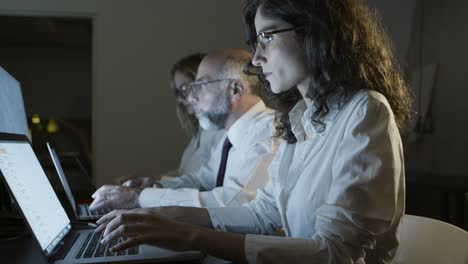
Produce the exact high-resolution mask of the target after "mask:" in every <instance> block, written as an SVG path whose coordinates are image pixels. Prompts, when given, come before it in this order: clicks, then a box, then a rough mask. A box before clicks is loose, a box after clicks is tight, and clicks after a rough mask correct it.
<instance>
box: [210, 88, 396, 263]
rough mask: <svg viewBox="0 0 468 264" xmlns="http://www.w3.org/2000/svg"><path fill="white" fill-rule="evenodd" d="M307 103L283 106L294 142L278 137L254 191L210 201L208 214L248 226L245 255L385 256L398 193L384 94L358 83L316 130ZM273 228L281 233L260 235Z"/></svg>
mask: <svg viewBox="0 0 468 264" xmlns="http://www.w3.org/2000/svg"><path fill="white" fill-rule="evenodd" d="M335 101H336V100H335ZM309 103H310V104H309ZM307 105H309V106H307ZM314 111H315V107H314V105H313V103H312V102H310V101H309V102H305V101H304V100H302V101H300V102H299V103H298V104H297V105H296V106H295V107H294V108H293V110H292V111H291V112H290V120H291V125H292V126H291V127H292V130H293V133H294V134H295V135H296V137H297V139H298V142H297V143H296V144H287V143H286V142H283V143H282V144H281V146H280V147H279V150H278V154H277V156H276V157H275V159H274V160H273V162H272V164H271V166H270V168H269V174H270V182H269V183H268V185H267V186H266V187H265V188H264V189H263V190H259V191H258V194H257V197H256V199H255V200H253V201H251V202H249V203H248V204H245V205H244V206H242V207H240V208H210V209H209V214H210V217H211V221H212V223H213V225H214V227H215V228H216V229H218V230H225V231H232V232H241V233H248V234H249V235H247V236H246V241H245V253H246V257H247V260H248V261H249V263H390V262H391V259H392V258H393V257H394V255H395V253H396V249H397V246H398V235H397V231H398V227H399V225H400V221H401V218H402V216H403V214H404V200H405V198H404V195H405V181H404V161H403V150H402V143H401V138H400V135H399V131H398V128H397V125H396V123H395V120H394V116H393V113H392V111H391V108H390V106H389V104H388V102H387V100H386V99H385V98H384V96H383V95H381V94H379V93H377V92H373V91H372V92H371V91H360V92H358V93H357V94H355V95H354V96H353V97H352V98H351V99H350V100H349V101H348V102H347V103H346V105H345V106H344V107H342V108H341V110H338V109H336V107H335V108H333V107H331V108H330V112H329V113H328V114H327V115H326V116H325V117H324V120H323V122H324V123H325V124H326V129H325V130H323V131H320V127H319V126H318V125H317V124H314V123H312V122H311V115H312V114H313V113H314ZM278 228H283V229H284V232H285V234H286V236H287V237H275V236H265V234H271V233H272V232H273V231H274V230H275V229H278ZM366 255H367V257H365V256H366Z"/></svg>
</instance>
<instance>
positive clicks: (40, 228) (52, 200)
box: [0, 141, 70, 252]
mask: <svg viewBox="0 0 468 264" xmlns="http://www.w3.org/2000/svg"><path fill="white" fill-rule="evenodd" d="M0 170H1V171H2V174H3V176H4V177H5V179H6V182H7V183H8V186H9V187H10V189H11V191H12V193H13V195H14V196H15V198H16V201H17V202H18V204H19V206H20V207H21V210H22V211H23V214H24V216H25V217H26V220H27V221H28V223H29V225H30V226H31V229H32V231H33V232H34V235H35V236H36V238H37V240H38V241H39V244H40V245H41V248H42V250H45V251H47V252H50V251H51V250H52V249H53V248H54V247H55V246H56V244H57V243H58V242H60V240H61V238H62V237H63V236H64V235H65V233H67V231H68V230H69V229H70V219H68V216H67V215H66V213H65V211H64V209H63V207H62V205H61V204H60V202H59V200H58V198H57V195H56V194H55V192H54V190H53V189H52V186H51V185H50V182H49V180H48V179H47V176H46V174H45V172H44V170H43V169H42V167H41V165H40V163H39V161H38V160H37V157H36V155H35V154H34V151H33V150H32V148H31V145H30V144H29V142H5V141H0Z"/></svg>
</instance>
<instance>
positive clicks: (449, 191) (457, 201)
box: [406, 171, 468, 229]
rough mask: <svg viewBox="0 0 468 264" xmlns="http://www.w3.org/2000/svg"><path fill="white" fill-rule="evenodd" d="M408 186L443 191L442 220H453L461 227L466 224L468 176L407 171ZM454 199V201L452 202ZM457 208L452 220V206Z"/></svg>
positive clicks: (464, 226)
mask: <svg viewBox="0 0 468 264" xmlns="http://www.w3.org/2000/svg"><path fill="white" fill-rule="evenodd" d="M406 183H407V185H408V186H411V185H412V186H419V187H424V188H428V189H434V190H438V191H441V192H442V194H443V197H442V199H443V200H442V218H443V219H441V220H442V221H445V222H452V223H453V224H455V225H457V226H459V227H460V228H464V229H467V226H466V222H465V221H466V217H465V211H466V196H465V195H466V193H468V176H467V175H451V174H439V173H425V172H411V171H407V172H406ZM452 201H453V203H452ZM451 205H453V207H454V208H455V219H454V221H450V208H451V207H452V206H451Z"/></svg>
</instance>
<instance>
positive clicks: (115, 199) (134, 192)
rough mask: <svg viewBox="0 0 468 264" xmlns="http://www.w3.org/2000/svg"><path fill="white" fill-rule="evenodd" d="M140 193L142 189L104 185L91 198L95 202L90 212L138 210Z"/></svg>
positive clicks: (90, 207)
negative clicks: (106, 209)
mask: <svg viewBox="0 0 468 264" xmlns="http://www.w3.org/2000/svg"><path fill="white" fill-rule="evenodd" d="M140 192H141V190H140V189H135V188H129V187H124V186H119V185H104V186H102V187H101V188H99V189H98V190H97V191H96V192H95V193H94V194H93V195H92V196H91V197H92V198H93V199H94V201H93V202H92V203H91V205H90V206H89V210H91V211H96V210H100V209H104V208H108V209H131V208H137V207H139V204H138V199H139V197H140Z"/></svg>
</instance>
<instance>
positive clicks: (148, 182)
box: [119, 174, 161, 189]
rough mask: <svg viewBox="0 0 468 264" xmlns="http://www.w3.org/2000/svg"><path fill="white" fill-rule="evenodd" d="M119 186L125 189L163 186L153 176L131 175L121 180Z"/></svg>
mask: <svg viewBox="0 0 468 264" xmlns="http://www.w3.org/2000/svg"><path fill="white" fill-rule="evenodd" d="M119 184H121V185H122V186H125V187H131V188H138V189H144V188H147V187H158V188H161V184H159V183H158V181H157V180H156V179H155V178H154V177H151V176H149V177H148V176H145V177H142V176H137V175H136V174H131V175H128V176H125V177H122V178H120V179H119Z"/></svg>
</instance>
